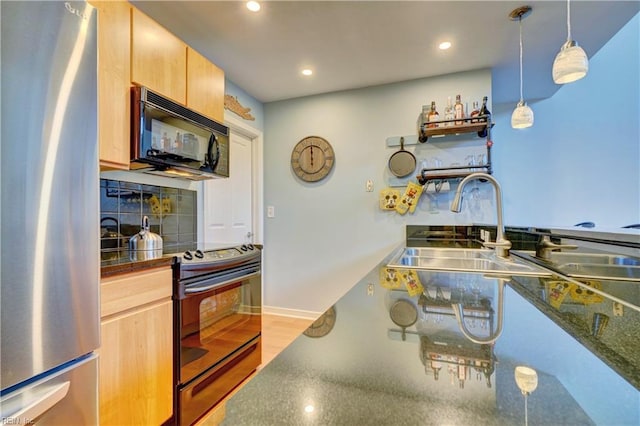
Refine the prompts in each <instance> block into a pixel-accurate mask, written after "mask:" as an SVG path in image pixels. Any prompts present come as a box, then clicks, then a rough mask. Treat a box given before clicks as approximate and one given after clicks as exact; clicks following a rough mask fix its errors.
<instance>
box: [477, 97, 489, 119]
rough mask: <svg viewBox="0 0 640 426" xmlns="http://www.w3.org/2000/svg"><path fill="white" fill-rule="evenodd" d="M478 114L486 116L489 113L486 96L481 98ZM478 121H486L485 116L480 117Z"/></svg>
mask: <svg viewBox="0 0 640 426" xmlns="http://www.w3.org/2000/svg"><path fill="white" fill-rule="evenodd" d="M480 115H487V116H490V115H491V112H489V109H488V108H487V97H486V96H485V97H483V98H482V107H480ZM480 121H487V118H482V119H480Z"/></svg>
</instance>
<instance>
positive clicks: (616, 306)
mask: <svg viewBox="0 0 640 426" xmlns="http://www.w3.org/2000/svg"><path fill="white" fill-rule="evenodd" d="M623 315H624V306H623V305H622V303H618V302H613V316H614V317H621V316H623Z"/></svg>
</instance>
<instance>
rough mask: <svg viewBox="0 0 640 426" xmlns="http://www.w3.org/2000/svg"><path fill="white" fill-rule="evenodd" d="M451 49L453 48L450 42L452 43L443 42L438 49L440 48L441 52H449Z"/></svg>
mask: <svg viewBox="0 0 640 426" xmlns="http://www.w3.org/2000/svg"><path fill="white" fill-rule="evenodd" d="M450 47H451V42H450V41H443V42H442V43H440V44H439V45H438V48H439V49H440V50H447V49H448V48H450Z"/></svg>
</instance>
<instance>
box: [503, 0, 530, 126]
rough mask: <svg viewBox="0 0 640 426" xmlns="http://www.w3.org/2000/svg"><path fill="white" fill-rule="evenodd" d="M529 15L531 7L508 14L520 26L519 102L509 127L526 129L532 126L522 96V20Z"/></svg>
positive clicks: (528, 110)
mask: <svg viewBox="0 0 640 426" xmlns="http://www.w3.org/2000/svg"><path fill="white" fill-rule="evenodd" d="M529 13H531V6H522V7H519V8H517V9H515V10H514V11H513V12H511V13H510V14H509V18H511V20H516V19H517V20H518V23H519V26H520V102H518V105H516V109H514V110H513V113H512V114H511V127H513V128H514V129H526V128H527V127H531V126H533V110H532V109H531V108H530V107H529V106H528V105H527V103H526V102H525V101H524V98H523V96H522V18H523V17H525V16H527V15H529Z"/></svg>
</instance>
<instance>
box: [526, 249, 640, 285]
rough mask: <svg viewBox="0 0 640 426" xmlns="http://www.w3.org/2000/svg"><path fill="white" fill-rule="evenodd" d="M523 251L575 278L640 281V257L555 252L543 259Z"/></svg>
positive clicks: (535, 259) (544, 264)
mask: <svg viewBox="0 0 640 426" xmlns="http://www.w3.org/2000/svg"><path fill="white" fill-rule="evenodd" d="M516 253H517V252H516ZM523 253H525V254H526V255H527V256H528V257H529V258H530V259H532V260H533V261H534V262H536V263H539V264H540V265H542V266H547V267H549V268H551V269H554V270H557V271H558V272H560V273H562V274H564V275H567V276H570V277H573V278H581V279H597V280H618V281H640V258H636V257H631V256H624V255H617V254H608V253H576V252H553V253H551V254H550V256H549V259H548V260H543V259H537V258H535V257H534V253H533V252H523ZM525 258H526V257H525Z"/></svg>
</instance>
